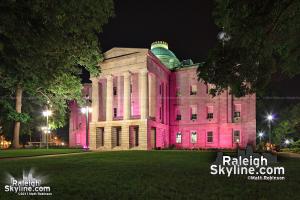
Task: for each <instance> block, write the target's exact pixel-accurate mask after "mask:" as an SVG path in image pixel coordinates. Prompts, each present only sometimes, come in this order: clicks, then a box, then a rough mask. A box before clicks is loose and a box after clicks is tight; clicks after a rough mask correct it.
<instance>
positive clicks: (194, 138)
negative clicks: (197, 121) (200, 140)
mask: <svg viewBox="0 0 300 200" xmlns="http://www.w3.org/2000/svg"><path fill="white" fill-rule="evenodd" d="M191 143H192V144H195V143H197V132H196V131H192V133H191Z"/></svg>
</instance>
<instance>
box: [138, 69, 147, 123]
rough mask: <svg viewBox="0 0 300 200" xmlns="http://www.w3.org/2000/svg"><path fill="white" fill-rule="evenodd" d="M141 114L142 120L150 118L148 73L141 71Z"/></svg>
mask: <svg viewBox="0 0 300 200" xmlns="http://www.w3.org/2000/svg"><path fill="white" fill-rule="evenodd" d="M139 87H140V88H139V91H140V112H141V119H147V118H148V71H147V69H142V70H140V73H139Z"/></svg>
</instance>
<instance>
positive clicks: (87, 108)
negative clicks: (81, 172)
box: [81, 95, 92, 150]
mask: <svg viewBox="0 0 300 200" xmlns="http://www.w3.org/2000/svg"><path fill="white" fill-rule="evenodd" d="M85 100H86V102H85V107H83V108H81V112H82V113H83V114H85V123H86V126H85V127H86V130H85V136H86V145H85V147H84V148H85V149H87V150H88V149H89V135H88V134H89V113H91V112H92V108H91V107H90V104H91V100H90V98H89V96H88V95H86V96H85Z"/></svg>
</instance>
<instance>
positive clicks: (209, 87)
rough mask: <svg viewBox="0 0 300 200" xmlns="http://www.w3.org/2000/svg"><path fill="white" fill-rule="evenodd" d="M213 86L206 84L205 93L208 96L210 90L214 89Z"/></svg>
mask: <svg viewBox="0 0 300 200" xmlns="http://www.w3.org/2000/svg"><path fill="white" fill-rule="evenodd" d="M214 88H215V87H214V85H213V84H209V83H208V84H207V85H206V93H207V94H209V93H210V90H211V89H214Z"/></svg>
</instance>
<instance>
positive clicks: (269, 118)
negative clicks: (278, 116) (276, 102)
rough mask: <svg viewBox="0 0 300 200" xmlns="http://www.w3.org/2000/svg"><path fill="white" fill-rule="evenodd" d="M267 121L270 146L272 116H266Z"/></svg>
mask: <svg viewBox="0 0 300 200" xmlns="http://www.w3.org/2000/svg"><path fill="white" fill-rule="evenodd" d="M266 119H267V121H268V127H269V143H270V144H272V140H271V124H272V121H273V120H274V116H273V114H268V115H267V117H266Z"/></svg>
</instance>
